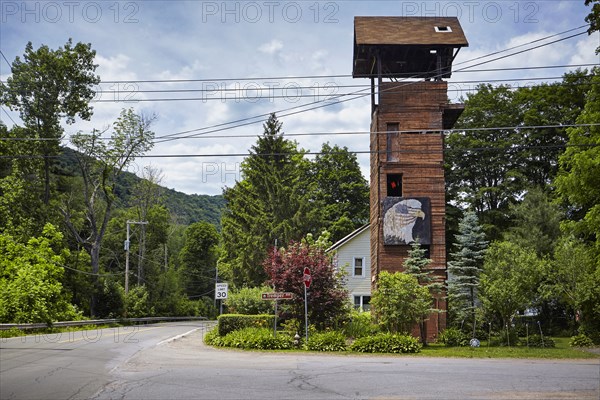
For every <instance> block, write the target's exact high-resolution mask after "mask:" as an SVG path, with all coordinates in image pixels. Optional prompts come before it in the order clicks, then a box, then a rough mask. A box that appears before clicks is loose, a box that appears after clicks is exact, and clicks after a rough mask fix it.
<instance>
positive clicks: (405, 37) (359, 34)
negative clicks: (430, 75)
mask: <svg viewBox="0 0 600 400" xmlns="http://www.w3.org/2000/svg"><path fill="white" fill-rule="evenodd" d="M436 28H437V29H436ZM448 28H449V29H448ZM354 38H355V44H357V45H359V46H360V45H378V44H379V45H417V46H429V45H442V46H443V45H448V46H451V47H464V46H468V45H469V43H468V42H467V38H466V37H465V34H464V32H463V30H462V27H461V26H460V23H459V22H458V18H456V17H354Z"/></svg>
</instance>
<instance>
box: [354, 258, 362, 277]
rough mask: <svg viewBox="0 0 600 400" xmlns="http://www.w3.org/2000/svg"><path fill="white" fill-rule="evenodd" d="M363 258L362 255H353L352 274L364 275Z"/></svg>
mask: <svg viewBox="0 0 600 400" xmlns="http://www.w3.org/2000/svg"><path fill="white" fill-rule="evenodd" d="M364 264H365V259H364V258H363V257H354V266H353V268H352V276H365V265H364Z"/></svg>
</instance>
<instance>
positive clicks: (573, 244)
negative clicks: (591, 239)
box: [545, 236, 600, 323]
mask: <svg viewBox="0 0 600 400" xmlns="http://www.w3.org/2000/svg"><path fill="white" fill-rule="evenodd" d="M596 269H597V268H596V265H595V263H594V256H593V249H592V247H591V246H589V245H588V244H586V243H584V242H583V241H581V240H577V239H575V238H574V237H572V236H570V237H569V236H567V237H564V238H562V240H560V241H559V243H558V244H557V245H556V247H555V249H554V260H553V262H552V269H551V270H550V282H549V284H548V286H547V287H546V288H545V289H546V291H547V296H548V297H551V298H554V299H557V300H559V301H560V302H561V303H563V304H566V305H567V306H568V307H569V308H570V309H571V310H572V311H573V318H576V319H579V320H582V321H583V322H584V323H587V322H588V321H590V320H593V319H596V318H597V315H598V314H597V313H595V312H594V304H597V302H598V301H600V298H598V297H596V296H594V290H593V289H592V287H593V286H596V287H597V286H598V285H600V281H598V280H597V278H596V277H595V276H594V274H595V270H596ZM590 283H591V285H590Z"/></svg>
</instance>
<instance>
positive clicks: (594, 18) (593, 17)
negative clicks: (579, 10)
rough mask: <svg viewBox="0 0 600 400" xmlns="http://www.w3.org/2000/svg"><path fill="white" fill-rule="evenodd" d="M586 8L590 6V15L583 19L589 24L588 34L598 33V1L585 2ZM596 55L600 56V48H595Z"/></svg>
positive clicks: (599, 1) (587, 0)
mask: <svg viewBox="0 0 600 400" xmlns="http://www.w3.org/2000/svg"><path fill="white" fill-rule="evenodd" d="M585 5H586V6H592V8H591V10H590V13H589V14H588V15H587V16H586V17H585V22H587V23H588V24H590V27H589V28H588V34H590V35H591V34H592V33H594V32H598V31H600V0H585ZM596 54H600V46H598V47H596Z"/></svg>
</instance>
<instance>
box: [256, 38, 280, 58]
mask: <svg viewBox="0 0 600 400" xmlns="http://www.w3.org/2000/svg"><path fill="white" fill-rule="evenodd" d="M282 49H283V42H282V41H281V40H278V39H273V40H271V41H270V42H268V43H263V44H261V45H260V46H258V51H260V52H261V53H265V54H269V55H273V54H275V53H277V52H279V51H281V50H282Z"/></svg>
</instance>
